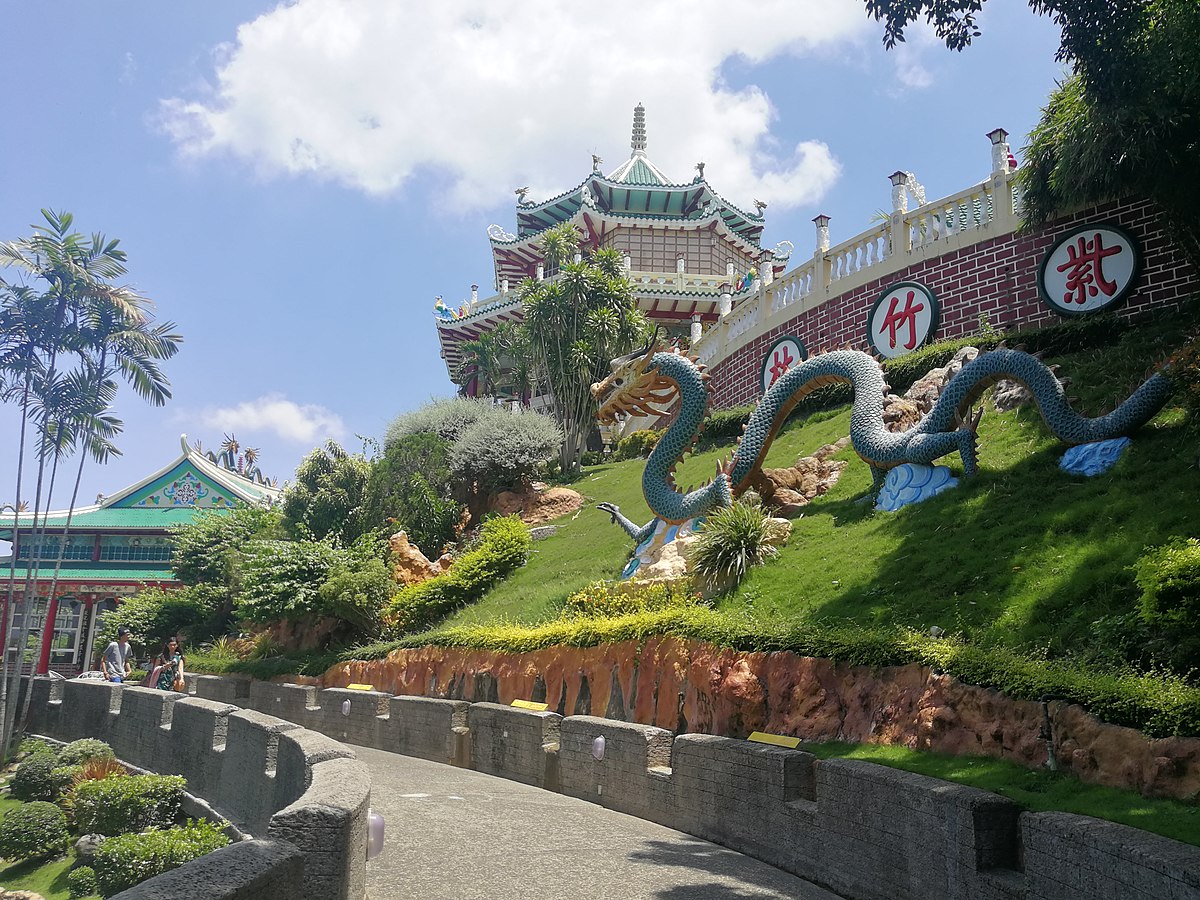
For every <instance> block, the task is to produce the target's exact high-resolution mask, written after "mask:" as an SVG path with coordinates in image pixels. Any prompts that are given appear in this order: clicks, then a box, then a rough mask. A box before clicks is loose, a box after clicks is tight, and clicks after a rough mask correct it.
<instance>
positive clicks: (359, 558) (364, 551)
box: [317, 532, 396, 638]
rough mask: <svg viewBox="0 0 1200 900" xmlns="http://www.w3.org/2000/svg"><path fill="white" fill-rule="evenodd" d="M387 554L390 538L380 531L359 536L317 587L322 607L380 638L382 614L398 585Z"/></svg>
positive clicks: (361, 630)
mask: <svg viewBox="0 0 1200 900" xmlns="http://www.w3.org/2000/svg"><path fill="white" fill-rule="evenodd" d="M387 553H388V545H387V540H386V539H384V538H383V537H381V536H380V535H379V534H377V533H375V532H369V533H367V534H365V535H363V537H361V538H359V540H358V541H356V542H355V545H354V546H353V547H351V548H350V549H349V550H348V551H347V552H346V553H345V556H344V559H343V560H342V561H341V562H339V563H338V564H337V565H335V566H334V568H333V569H331V570H330V573H329V577H328V578H327V579H326V580H325V582H324V583H323V584H322V585H321V587H320V588H319V589H318V591H317V593H318V596H319V597H320V605H321V610H322V611H323V612H324V613H325V614H326V615H331V616H336V617H337V618H339V619H342V620H343V621H346V622H349V623H350V624H351V625H352V626H354V628H355V630H356V631H357V632H358V633H359V634H360V635H362V636H364V637H368V638H373V637H377V636H378V635H379V631H380V627H381V622H380V618H379V617H380V614H381V613H382V612H383V610H384V608H385V607H386V606H387V602H388V599H389V598H390V597H391V595H392V592H393V591H394V590H395V588H396V583H395V582H394V581H392V573H391V570H390V569H389V568H388V566H387V564H386V562H385V560H386V558H387Z"/></svg>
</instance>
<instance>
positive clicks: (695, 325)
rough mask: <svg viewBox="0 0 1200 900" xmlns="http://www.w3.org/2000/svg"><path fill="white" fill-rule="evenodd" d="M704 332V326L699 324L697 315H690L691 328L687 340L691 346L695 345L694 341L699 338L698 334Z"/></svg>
mask: <svg viewBox="0 0 1200 900" xmlns="http://www.w3.org/2000/svg"><path fill="white" fill-rule="evenodd" d="M703 333H704V326H703V325H701V324H700V317H699V316H692V330H691V333H690V334H689V335H688V340H689V341H690V342H691V344H692V346H693V347H694V346H696V342H697V341H699V340H700V335H702V334H703Z"/></svg>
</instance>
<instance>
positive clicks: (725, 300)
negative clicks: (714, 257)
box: [717, 263, 733, 318]
mask: <svg viewBox="0 0 1200 900" xmlns="http://www.w3.org/2000/svg"><path fill="white" fill-rule="evenodd" d="M730 265H732V263H731V264H730ZM731 312H733V292H732V288H731V285H729V284H728V283H726V284H723V285H721V299H720V300H718V301H717V313H718V314H719V315H720V316H721V317H722V318H724V317H725V316H727V315H729V314H730V313H731Z"/></svg>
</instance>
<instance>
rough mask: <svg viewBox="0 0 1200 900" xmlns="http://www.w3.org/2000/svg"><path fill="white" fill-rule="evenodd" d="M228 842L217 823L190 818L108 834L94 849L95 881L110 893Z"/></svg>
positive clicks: (105, 893) (119, 890)
mask: <svg viewBox="0 0 1200 900" xmlns="http://www.w3.org/2000/svg"><path fill="white" fill-rule="evenodd" d="M228 843H229V838H227V837H226V836H225V835H224V834H223V833H222V832H221V828H220V826H219V825H216V824H215V823H213V822H203V821H193V822H188V824H187V825H184V826H182V827H180V828H160V829H154V830H152V831H147V832H145V833H144V834H123V835H120V836H118V837H114V838H110V839H109V840H107V841H105V842H104V843H103V844H101V845H100V847H99V848H98V849H97V850H96V859H95V863H94V867H95V870H96V883H97V884H98V885H99V888H100V894H101V896H103V897H111V896H113V895H114V894H118V893H120V892H121V891H125V890H128V889H129V888H131V887H133V886H134V885H138V884H141V883H142V882H143V881H145V880H146V879H148V878H153V877H154V876H155V875H161V874H162V873H163V872H169V871H170V870H171V869H174V868H178V867H179V866H182V865H183V864H184V863H186V862H191V861H192V860H193V859H199V858H200V857H201V856H204V855H205V854H208V853H212V852H213V851H214V850H219V849H220V848H221V847H224V846H226V845H227V844H228Z"/></svg>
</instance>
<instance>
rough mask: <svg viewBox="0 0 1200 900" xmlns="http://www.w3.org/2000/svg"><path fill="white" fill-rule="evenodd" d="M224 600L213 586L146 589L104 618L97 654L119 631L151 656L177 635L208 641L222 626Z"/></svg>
mask: <svg viewBox="0 0 1200 900" xmlns="http://www.w3.org/2000/svg"><path fill="white" fill-rule="evenodd" d="M223 599H224V594H223V592H222V590H221V589H220V588H214V587H211V586H209V585H195V586H189V587H183V588H177V589H172V590H163V589H162V588H156V587H151V588H142V589H141V590H140V591H138V592H137V593H136V594H134V595H133V596H132V597H129V598H128V599H126V600H125V601H123V602H122V603H121V604H120V605H119V606H118V607H117V608H116V609H112V610H108V611H106V612H104V613H103V614H101V616H100V627H99V628H98V629H97V631H96V651H97V653H99V652H101V651H103V649H104V648H105V647H107V646H108V645H109V643H111V642H112V641H115V640H116V639H117V629H118V628H128V629H129V630H130V632H131V634H130V643H132V644H133V647H134V650H135V651H136V652H138V653H150V654H151V655H153V654H155V653H157V652H158V649H159V648H160V647H162V645H163V644H165V643H166V641H167V640H168V639H169V638H171V637H174V636H176V635H180V636H181V637H184V638H187V639H188V640H204V639H205V638H207V637H209V636H210V635H211V634H212V633H213V631H214V630H215V629H217V628H219V627H220V625H221V624H222V621H221V618H222V617H221V615H220V605H221V603H222V601H223Z"/></svg>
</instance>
